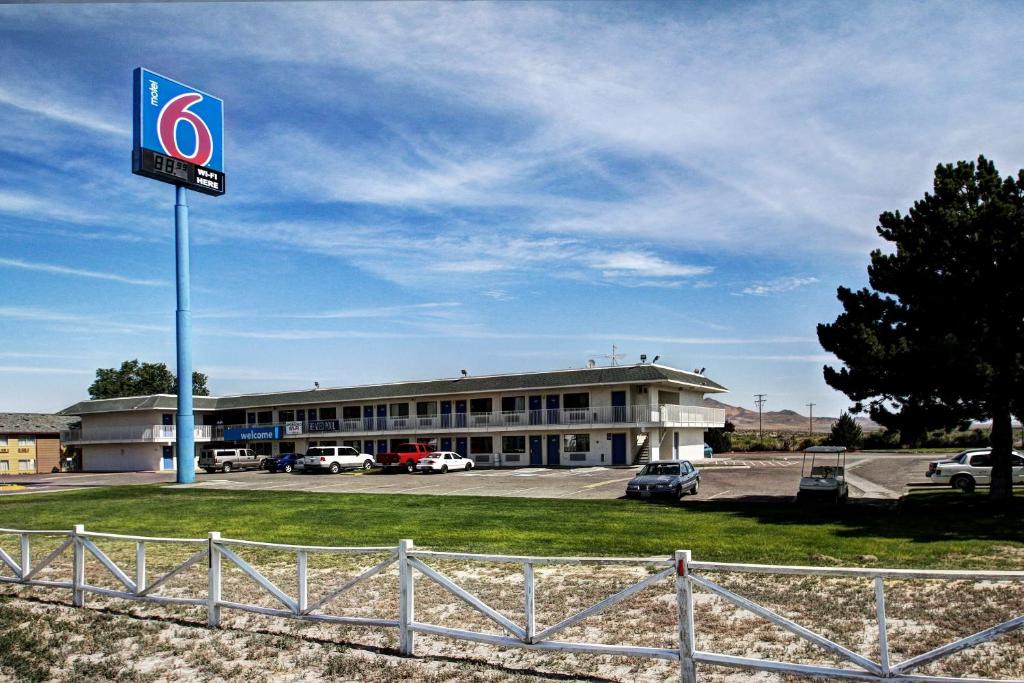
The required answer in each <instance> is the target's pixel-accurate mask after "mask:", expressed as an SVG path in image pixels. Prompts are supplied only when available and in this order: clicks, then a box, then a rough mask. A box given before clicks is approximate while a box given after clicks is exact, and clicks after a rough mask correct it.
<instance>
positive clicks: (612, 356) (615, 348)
mask: <svg viewBox="0 0 1024 683" xmlns="http://www.w3.org/2000/svg"><path fill="white" fill-rule="evenodd" d="M618 350H619V347H618V346H616V345H615V344H612V352H611V353H606V354H604V355H602V356H601V358H607V359H608V360H610V361H611V364H612V365H618V364H619V359H620V358H625V357H626V354H624V353H618Z"/></svg>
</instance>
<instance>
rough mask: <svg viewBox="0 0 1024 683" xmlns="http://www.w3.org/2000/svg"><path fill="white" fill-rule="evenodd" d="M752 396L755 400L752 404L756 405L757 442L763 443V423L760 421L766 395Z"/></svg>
mask: <svg viewBox="0 0 1024 683" xmlns="http://www.w3.org/2000/svg"><path fill="white" fill-rule="evenodd" d="M754 396H755V398H756V400H755V401H754V403H756V404H757V440H758V441H760V442H761V443H764V423H763V422H762V420H761V409H762V408H763V407H764V403H765V399H766V398H767V397H768V394H754Z"/></svg>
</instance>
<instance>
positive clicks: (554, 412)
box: [547, 394, 562, 425]
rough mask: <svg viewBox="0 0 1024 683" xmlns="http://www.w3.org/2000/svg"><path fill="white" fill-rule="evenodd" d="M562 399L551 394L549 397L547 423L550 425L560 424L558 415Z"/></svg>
mask: <svg viewBox="0 0 1024 683" xmlns="http://www.w3.org/2000/svg"><path fill="white" fill-rule="evenodd" d="M561 398H562V397H561V396H559V395H558V394H551V395H549V396H548V415H547V418H548V419H547V423H548V424H549V425H556V424H558V417H559V416H558V413H559V411H558V406H559V403H560V402H561Z"/></svg>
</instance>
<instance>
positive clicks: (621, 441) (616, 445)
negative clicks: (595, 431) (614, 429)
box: [612, 434, 626, 465]
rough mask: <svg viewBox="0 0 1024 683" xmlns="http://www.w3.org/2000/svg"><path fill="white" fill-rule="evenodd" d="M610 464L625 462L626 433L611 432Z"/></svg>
mask: <svg viewBox="0 0 1024 683" xmlns="http://www.w3.org/2000/svg"><path fill="white" fill-rule="evenodd" d="M612 464H613V465H625V464H626V435H625V434H612Z"/></svg>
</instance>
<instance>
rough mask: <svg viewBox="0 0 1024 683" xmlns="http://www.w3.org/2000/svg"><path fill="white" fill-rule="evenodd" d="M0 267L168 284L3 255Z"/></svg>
mask: <svg viewBox="0 0 1024 683" xmlns="http://www.w3.org/2000/svg"><path fill="white" fill-rule="evenodd" d="M0 267H6V268H20V269H22V270H34V271H38V272H42V273H53V274H55V275H71V276H73V277H84V278H90V279H93V280H110V281H112V282H120V283H123V284H126V285H140V286H143V287H164V286H166V285H167V284H168V283H167V282H165V281H164V280H146V279H139V278H133V277H127V276H125V275H118V274H117V273H103V272H99V271H95V270H84V269H82V268H70V267H68V266H61V265H57V264H54V263H39V262H36V261H22V260H21V259H11V258H3V257H0Z"/></svg>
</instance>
